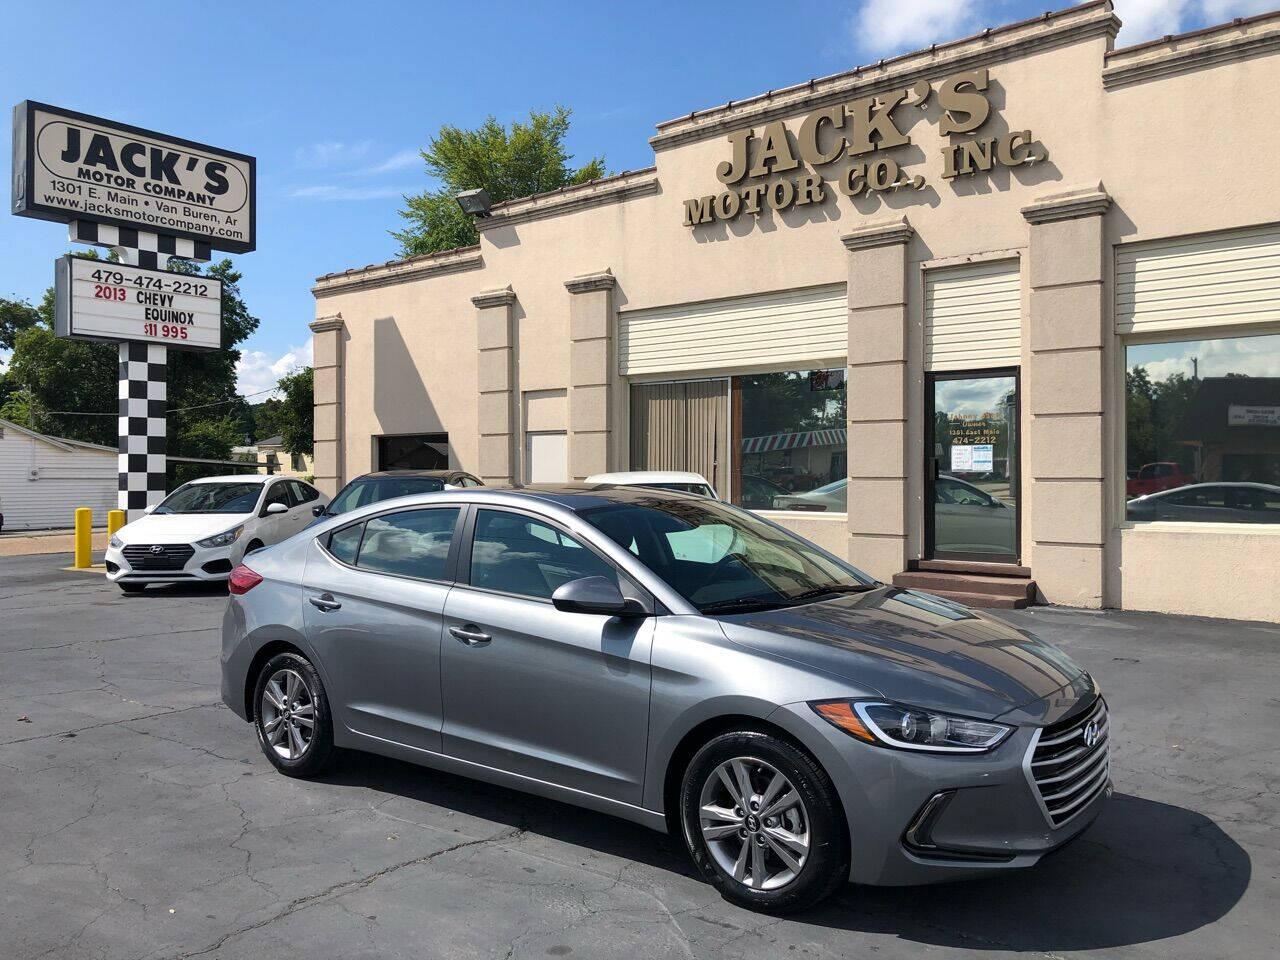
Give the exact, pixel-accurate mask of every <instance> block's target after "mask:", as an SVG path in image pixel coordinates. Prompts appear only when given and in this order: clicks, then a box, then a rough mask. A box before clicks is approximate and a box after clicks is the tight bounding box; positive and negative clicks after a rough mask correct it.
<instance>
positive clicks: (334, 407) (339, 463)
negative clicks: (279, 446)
mask: <svg viewBox="0 0 1280 960" xmlns="http://www.w3.org/2000/svg"><path fill="white" fill-rule="evenodd" d="M310 326H311V350H312V354H313V359H312V361H311V366H312V369H313V370H314V372H315V398H314V400H313V403H314V405H315V425H314V427H313V431H314V433H313V434H312V436H313V439H314V441H315V450H314V453H313V458H312V469H313V470H314V471H315V481H316V487H317V488H318V489H319V490H320V492H321V493H323V494H325V495H326V496H329V497H332V496H334V495H335V494H336V493H337V492H338V491H339V490H341V489H342V484H343V481H344V479H345V475H346V465H345V463H344V462H343V456H344V451H343V449H342V436H343V410H342V401H343V380H344V378H343V371H342V364H343V341H344V336H343V324H342V314H340V313H338V314H334V315H333V316H331V317H318V318H317V319H315V320H313V321H312V322H311V324H310Z"/></svg>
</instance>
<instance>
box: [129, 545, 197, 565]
mask: <svg viewBox="0 0 1280 960" xmlns="http://www.w3.org/2000/svg"><path fill="white" fill-rule="evenodd" d="M152 549H153V547H152V546H151V545H150V544H134V545H132V546H128V547H125V548H124V558H125V559H126V560H128V561H129V566H130V567H132V568H133V569H134V570H181V569H182V568H183V567H185V566H186V565H187V561H188V560H190V559H191V555H192V554H193V553H195V552H196V548H195V547H193V546H191V544H189V543H163V544H160V551H159V552H158V553H152V552H151V551H152Z"/></svg>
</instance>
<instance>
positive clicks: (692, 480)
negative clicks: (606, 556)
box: [586, 470, 718, 500]
mask: <svg viewBox="0 0 1280 960" xmlns="http://www.w3.org/2000/svg"><path fill="white" fill-rule="evenodd" d="M586 482H587V483H588V484H607V485H609V486H613V487H648V488H650V489H652V490H678V491H680V492H681V493H696V494H697V495H698V496H700V497H710V498H711V499H712V500H716V499H718V497H716V491H715V487H713V486H711V484H709V483H708V482H707V478H706V477H704V476H703V475H702V474H700V473H687V472H685V471H683V470H625V471H622V472H619V473H597V474H595V475H594V476H590V477H587V479H586Z"/></svg>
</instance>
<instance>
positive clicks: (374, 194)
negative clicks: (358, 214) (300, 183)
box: [289, 183, 413, 200]
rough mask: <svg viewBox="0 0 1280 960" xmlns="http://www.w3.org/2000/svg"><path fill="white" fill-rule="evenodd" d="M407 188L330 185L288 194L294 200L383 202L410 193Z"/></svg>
mask: <svg viewBox="0 0 1280 960" xmlns="http://www.w3.org/2000/svg"><path fill="white" fill-rule="evenodd" d="M412 192H413V190H412V189H411V188H408V187H337V186H334V185H333V184H331V183H321V184H315V185H314V186H310V187H298V188H297V189H296V190H293V191H291V192H290V193H289V196H290V197H292V198H293V199H295V200H385V199H387V198H388V197H402V196H404V195H405V194H406V193H412Z"/></svg>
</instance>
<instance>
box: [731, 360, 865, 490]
mask: <svg viewBox="0 0 1280 960" xmlns="http://www.w3.org/2000/svg"><path fill="white" fill-rule="evenodd" d="M734 389H735V390H736V391H737V401H738V404H739V411H740V412H739V416H738V418H737V419H738V422H737V424H736V426H737V429H736V430H735V438H734V439H735V442H736V443H737V444H738V456H737V458H736V459H735V468H736V475H735V477H734V480H735V482H734V484H733V501H734V503H737V504H739V505H740V506H744V507H747V508H749V509H752V510H801V511H815V512H828V513H844V512H845V508H846V498H847V495H848V485H849V482H848V454H847V440H846V437H847V429H846V425H845V419H846V407H845V372H844V368H842V367H841V368H836V369H831V370H799V371H789V372H786V373H759V374H752V375H750V376H743V377H735V378H734Z"/></svg>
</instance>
